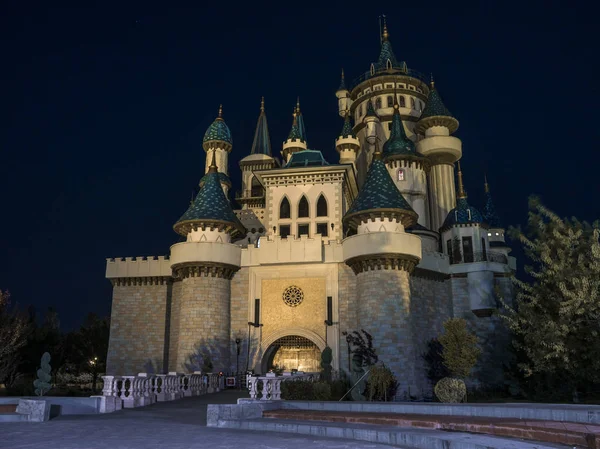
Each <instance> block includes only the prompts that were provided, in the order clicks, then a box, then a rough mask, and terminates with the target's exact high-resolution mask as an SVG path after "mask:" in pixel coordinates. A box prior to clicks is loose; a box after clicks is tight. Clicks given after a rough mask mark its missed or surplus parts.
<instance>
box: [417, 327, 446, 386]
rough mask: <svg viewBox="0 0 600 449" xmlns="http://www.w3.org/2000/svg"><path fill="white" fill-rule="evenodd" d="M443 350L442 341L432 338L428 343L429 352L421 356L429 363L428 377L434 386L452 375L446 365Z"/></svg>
mask: <svg viewBox="0 0 600 449" xmlns="http://www.w3.org/2000/svg"><path fill="white" fill-rule="evenodd" d="M443 350H444V348H443V346H442V344H441V343H440V341H439V340H438V339H437V338H432V339H431V340H429V341H428V342H427V352H426V353H425V354H423V355H422V356H421V357H422V358H423V360H425V363H427V367H428V369H427V377H428V378H429V380H430V381H431V383H432V384H434V385H435V384H436V383H437V382H438V381H439V380H440V379H443V378H444V377H448V376H449V375H450V371H448V368H446V365H444V358H443V356H442V352H443Z"/></svg>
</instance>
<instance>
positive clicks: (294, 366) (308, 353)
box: [262, 335, 321, 373]
mask: <svg viewBox="0 0 600 449" xmlns="http://www.w3.org/2000/svg"><path fill="white" fill-rule="evenodd" d="M276 365H277V366H278V367H279V368H282V367H283V368H284V369H285V371H291V370H298V371H304V372H306V373H315V372H319V371H320V370H321V350H320V349H319V347H318V346H317V345H316V344H315V343H313V342H312V341H311V340H309V339H308V338H306V337H301V336H299V335H288V336H285V337H281V338H279V339H277V340H275V341H274V342H273V343H271V345H269V347H268V348H267V350H266V351H265V353H264V356H263V361H262V371H263V373H266V372H267V371H269V370H270V369H271V368H273V367H274V366H276Z"/></svg>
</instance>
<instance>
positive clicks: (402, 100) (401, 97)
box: [399, 95, 406, 108]
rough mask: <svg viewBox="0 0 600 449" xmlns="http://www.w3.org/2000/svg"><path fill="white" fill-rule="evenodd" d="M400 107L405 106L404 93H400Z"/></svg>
mask: <svg viewBox="0 0 600 449" xmlns="http://www.w3.org/2000/svg"><path fill="white" fill-rule="evenodd" d="M399 101H400V107H401V108H405V107H406V98H404V95H400V100H399Z"/></svg>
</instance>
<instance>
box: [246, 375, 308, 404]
mask: <svg viewBox="0 0 600 449" xmlns="http://www.w3.org/2000/svg"><path fill="white" fill-rule="evenodd" d="M318 379H319V374H316V373H301V372H297V373H283V375H282V376H277V375H276V374H271V373H270V374H267V375H265V376H256V377H254V376H250V375H248V376H247V378H246V384H247V385H248V391H249V392H250V399H257V400H260V401H280V400H281V383H282V382H294V381H299V380H308V381H310V382H315V381H316V380H318Z"/></svg>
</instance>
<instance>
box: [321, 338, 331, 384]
mask: <svg viewBox="0 0 600 449" xmlns="http://www.w3.org/2000/svg"><path fill="white" fill-rule="evenodd" d="M332 360H333V355H332V352H331V348H330V347H329V346H327V347H326V348H325V349H323V352H322V353H321V379H322V380H325V381H330V380H331V371H332V368H331V361H332Z"/></svg>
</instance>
